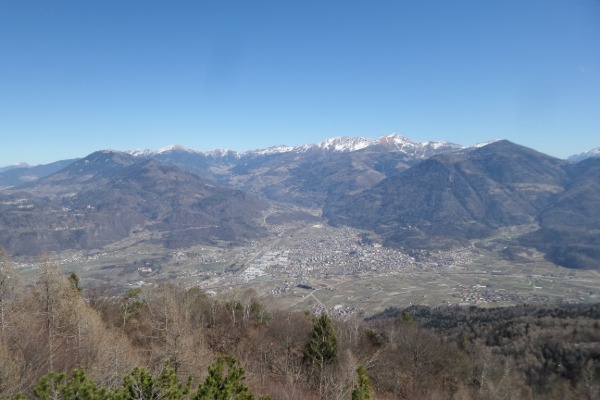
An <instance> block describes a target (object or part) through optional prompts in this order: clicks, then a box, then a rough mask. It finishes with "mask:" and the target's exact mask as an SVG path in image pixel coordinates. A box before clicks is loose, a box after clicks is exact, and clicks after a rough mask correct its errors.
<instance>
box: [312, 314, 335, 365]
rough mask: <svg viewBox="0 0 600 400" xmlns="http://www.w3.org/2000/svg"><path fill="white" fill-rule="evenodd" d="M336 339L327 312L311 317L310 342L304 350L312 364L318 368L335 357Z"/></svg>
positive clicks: (329, 362)
mask: <svg viewBox="0 0 600 400" xmlns="http://www.w3.org/2000/svg"><path fill="white" fill-rule="evenodd" d="M337 350H338V349H337V339H336V336H335V330H334V329H333V324H332V322H331V320H330V319H329V317H328V316H327V314H325V313H323V314H321V316H320V317H314V318H313V331H312V336H311V339H310V342H308V344H307V345H306V349H305V351H304V353H305V355H306V357H307V358H308V360H309V361H310V362H311V364H312V365H314V366H317V367H318V368H319V369H323V367H324V366H325V365H327V364H331V363H333V362H334V361H335V360H336V359H337Z"/></svg>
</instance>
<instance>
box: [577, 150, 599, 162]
mask: <svg viewBox="0 0 600 400" xmlns="http://www.w3.org/2000/svg"><path fill="white" fill-rule="evenodd" d="M591 157H600V147H596V148H595V149H592V150H589V151H584V152H583V153H580V154H574V155H572V156H571V157H569V161H574V162H577V161H582V160H585V159H586V158H591Z"/></svg>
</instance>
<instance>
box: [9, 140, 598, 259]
mask: <svg viewBox="0 0 600 400" xmlns="http://www.w3.org/2000/svg"><path fill="white" fill-rule="evenodd" d="M589 154H593V152H589ZM598 162H600V157H593V156H592V157H585V159H584V160H583V161H580V162H573V161H568V160H561V159H557V158H554V157H550V156H547V155H545V154H542V153H539V152H537V151H535V150H532V149H529V148H526V147H523V146H519V145H517V144H514V143H511V142H509V141H506V140H498V141H493V142H488V143H482V144H478V145H474V146H471V147H463V146H460V145H457V144H453V143H448V142H422V143H418V142H413V141H411V140H409V139H407V138H405V137H402V136H399V135H388V136H383V137H380V138H378V139H365V138H351V137H337V138H331V139H328V140H325V141H323V142H321V143H319V144H314V145H303V146H295V147H292V146H275V147H271V148H268V149H263V150H252V151H246V152H235V151H231V150H212V151H210V152H202V151H197V150H191V149H187V148H185V147H182V146H169V147H166V148H163V149H161V150H158V151H149V150H133V151H128V152H122V151H113V150H101V151H97V152H95V153H92V154H90V155H88V156H87V157H85V158H82V159H76V160H65V161H60V162H57V163H53V164H48V165H46V166H37V167H24V168H11V169H8V170H5V171H3V172H0V245H4V246H6V247H8V248H9V250H11V251H14V252H16V253H17V254H30V253H31V254H35V253H37V252H40V251H52V250H61V249H75V248H81V249H86V248H98V247H102V246H103V245H106V244H109V243H112V242H114V241H118V240H121V239H123V238H126V237H128V236H129V235H132V234H133V233H134V232H139V231H141V230H144V231H148V232H154V233H156V234H157V236H156V237H157V239H156V240H161V241H162V243H164V244H165V245H166V246H168V247H178V246H182V247H185V246H190V245H192V244H197V243H220V244H224V243H229V244H235V243H243V242H244V241H246V240H249V239H252V238H255V237H260V236H261V235H263V234H264V232H265V229H264V226H263V225H264V224H265V223H266V221H267V220H266V217H265V215H264V214H262V213H263V212H264V211H265V210H267V209H271V208H272V207H273V205H283V204H287V205H286V206H285V207H291V208H289V209H296V208H297V207H310V208H312V210H321V212H322V216H323V218H324V220H325V221H326V222H329V223H331V224H333V225H347V226H351V227H354V228H358V229H362V230H367V231H372V232H374V233H376V235H377V236H378V239H377V240H381V241H382V242H383V243H384V244H385V245H387V246H400V247H404V248H406V249H435V248H437V249H449V248H453V247H456V246H468V245H470V241H471V240H473V239H478V238H485V237H488V236H491V235H494V234H495V233H496V232H498V230H499V229H501V228H504V227H510V226H514V225H527V226H528V227H530V228H528V229H529V230H530V233H529V234H527V235H524V236H522V237H520V238H516V239H515V240H514V241H513V243H514V244H518V245H519V246H526V247H535V248H536V249H538V250H540V251H542V252H544V253H545V254H546V255H547V257H548V258H549V259H551V260H552V261H554V262H555V263H557V264H560V265H565V266H569V267H573V268H598V266H599V265H600V250H599V249H600V242H598V239H597V238H598V237H600V235H598V232H600V217H599V216H600V202H599V201H598V200H597V199H600V167H599V166H598V165H597V163H598ZM317 213H318V212H317ZM314 214H315V212H314V211H311V213H310V218H313V219H314V218H315V216H314ZM307 215H308V214H307ZM294 218H295V217H294ZM302 218H304V217H302ZM310 218H309V219H310ZM257 221H260V222H261V223H260V224H259V223H257ZM181 227H183V229H181ZM536 227H537V229H536Z"/></svg>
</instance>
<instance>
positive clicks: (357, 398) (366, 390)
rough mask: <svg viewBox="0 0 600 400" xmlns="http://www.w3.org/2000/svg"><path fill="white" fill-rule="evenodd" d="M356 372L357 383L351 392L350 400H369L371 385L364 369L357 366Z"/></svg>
mask: <svg viewBox="0 0 600 400" xmlns="http://www.w3.org/2000/svg"><path fill="white" fill-rule="evenodd" d="M356 372H357V373H358V382H357V384H356V387H355V388H354V390H353V391H352V400H370V399H371V384H370V383H369V378H368V377H367V374H366V370H365V367H364V366H362V365H359V366H358V368H357V369H356Z"/></svg>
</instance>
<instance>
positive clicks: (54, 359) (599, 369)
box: [0, 254, 600, 400]
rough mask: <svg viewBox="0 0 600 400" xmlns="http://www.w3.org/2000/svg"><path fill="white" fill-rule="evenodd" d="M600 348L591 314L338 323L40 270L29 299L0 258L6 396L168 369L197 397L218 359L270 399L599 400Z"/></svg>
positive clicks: (436, 315) (470, 314)
mask: <svg viewBox="0 0 600 400" xmlns="http://www.w3.org/2000/svg"><path fill="white" fill-rule="evenodd" d="M599 343H600V307H599V306H598V305H581V306H569V307H567V306H561V307H550V306H520V307H512V308H501V309H479V308H474V307H472V308H460V307H446V308H437V309H429V308H425V307H413V308H409V309H405V310H388V312H387V314H385V315H379V316H376V317H374V318H372V319H370V320H368V321H364V320H358V319H352V320H347V321H333V320H331V319H330V318H329V317H328V316H327V315H322V316H311V315H308V314H306V313H293V312H287V311H277V310H271V309H267V308H266V307H265V306H264V305H262V304H261V303H260V302H259V301H258V300H257V299H256V297H255V294H254V292H253V291H252V290H246V291H232V292H229V293H227V294H226V295H223V296H222V297H218V298H210V297H207V296H206V295H205V294H204V293H202V292H201V291H200V290H198V289H190V290H184V289H182V288H179V287H175V286H159V287H153V288H144V289H143V290H141V289H131V290H129V291H128V292H127V293H125V294H115V293H111V292H110V291H108V290H105V289H102V288H88V289H84V290H81V288H80V286H79V282H78V278H77V276H76V275H74V274H72V275H70V276H69V275H64V274H63V273H62V272H60V271H59V270H58V268H57V267H56V266H54V265H52V263H48V262H47V263H45V264H44V265H41V266H40V275H39V279H38V280H37V282H35V284H32V285H30V286H25V285H23V284H22V282H21V283H20V282H19V280H18V274H17V271H16V270H15V269H14V268H13V267H12V264H11V263H10V260H9V259H8V258H7V257H6V255H5V254H3V255H2V257H1V262H0V397H8V398H11V397H14V396H16V395H17V394H18V393H22V394H24V395H26V396H28V397H30V398H36V396H37V395H36V394H35V393H38V394H39V391H37V392H34V388H35V387H36V386H38V387H39V382H40V379H42V377H44V376H47V375H48V374H49V373H50V372H52V371H55V372H60V371H65V372H66V374H67V375H66V376H65V379H69V377H71V376H72V374H73V371H74V370H75V369H78V371H81V370H82V369H83V370H85V374H86V379H89V380H90V381H92V382H94V384H95V385H97V386H98V387H101V388H104V389H105V390H107V391H114V390H117V389H119V388H121V387H123V385H124V382H126V379H128V378H127V377H131V376H133V375H132V374H135V371H136V368H143V369H144V370H145V371H147V374H148V376H150V377H153V378H152V379H157V378H158V377H160V376H161V374H164V373H165V371H166V369H167V368H170V369H172V377H171V378H169V379H176V380H178V381H179V382H182V384H184V385H187V384H188V383H187V382H188V377H191V380H190V381H189V385H190V387H191V388H193V390H192V391H191V392H188V394H187V395H186V394H185V393H183V392H182V393H181V398H191V396H190V393H197V392H196V390H199V389H198V388H199V385H200V386H201V385H202V384H203V382H206V379H207V377H208V371H209V366H213V367H212V368H214V365H215V363H217V364H218V362H219V360H220V359H219V357H223V356H224V357H230V358H228V359H235V360H237V364H236V365H237V366H239V367H240V368H243V370H244V371H245V380H244V381H243V384H244V385H247V387H248V390H249V391H250V392H251V393H256V394H257V395H269V396H270V397H271V398H272V399H292V400H293V399H350V398H352V392H353V391H354V390H355V389H356V388H357V387H358V386H357V385H358V384H359V382H364V378H365V377H368V380H369V381H370V385H371V389H370V392H367V393H368V394H369V395H370V396H371V398H378V399H505V398H506V399H508V398H511V399H567V398H568V399H595V398H598V397H597V396H598V393H599V392H598V390H599V388H600V345H599ZM221 360H222V359H221ZM360 365H363V366H364V367H365V372H366V375H365V376H363V377H362V378H359V375H358V374H357V369H358V368H359V366H360ZM132 371H133V372H132ZM78 373H80V372H75V374H78ZM46 379H47V378H46ZM129 379H131V378H129ZM148 379H150V378H148ZM362 393H363V395H365V392H364V391H363V392H362ZM37 398H43V396H42V397H39V396H38V397H37ZM130 398H136V397H130ZM137 398H140V397H137ZM209 398H213V397H209ZM214 398H217V397H214ZM236 398H237V397H236ZM239 398H244V397H239ZM363 398H365V397H363Z"/></svg>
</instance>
